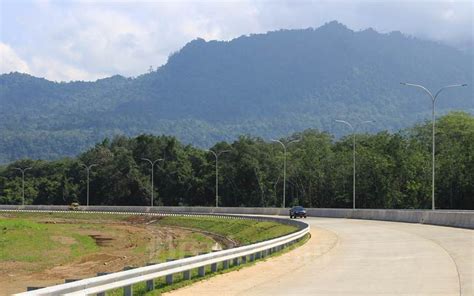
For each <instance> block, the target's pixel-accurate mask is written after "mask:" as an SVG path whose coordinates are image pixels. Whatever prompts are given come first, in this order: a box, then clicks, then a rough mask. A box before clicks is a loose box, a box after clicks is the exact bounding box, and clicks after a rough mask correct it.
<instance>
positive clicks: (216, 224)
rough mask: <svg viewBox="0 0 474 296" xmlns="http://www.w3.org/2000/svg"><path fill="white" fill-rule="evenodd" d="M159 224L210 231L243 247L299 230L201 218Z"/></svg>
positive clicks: (167, 219)
mask: <svg viewBox="0 0 474 296" xmlns="http://www.w3.org/2000/svg"><path fill="white" fill-rule="evenodd" d="M158 224H159V225H169V226H179V227H186V228H194V229H199V230H204V231H209V232H212V233H215V234H219V235H222V236H225V237H228V238H230V239H232V240H235V241H237V242H239V243H240V244H241V245H246V244H251V243H254V242H258V241H262V240H267V239H270V238H274V237H278V236H281V235H285V234H289V233H291V232H294V231H296V229H297V228H296V227H294V226H290V225H285V224H281V223H277V222H268V221H257V220H246V219H245V220H240V219H225V218H218V217H216V218H215V217H200V216H196V217H182V216H169V217H164V218H163V219H161V220H159V221H158Z"/></svg>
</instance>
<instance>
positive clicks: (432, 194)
mask: <svg viewBox="0 0 474 296" xmlns="http://www.w3.org/2000/svg"><path fill="white" fill-rule="evenodd" d="M400 84H402V85H406V86H413V87H417V88H421V89H422V90H423V91H424V92H425V93H427V94H428V95H429V96H430V98H431V123H432V130H431V132H432V136H431V140H432V143H431V148H432V155H431V171H432V174H431V209H432V210H433V211H434V210H435V121H436V118H435V103H436V99H437V98H438V96H439V94H440V93H441V92H442V91H443V90H445V89H447V88H452V87H461V86H467V84H453V85H447V86H445V87H442V88H440V89H439V90H438V91H437V92H436V94H435V95H433V93H432V92H431V91H429V90H428V89H427V88H426V87H424V86H422V85H419V84H412V83H406V82H400Z"/></svg>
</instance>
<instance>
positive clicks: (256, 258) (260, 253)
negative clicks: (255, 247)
mask: <svg viewBox="0 0 474 296" xmlns="http://www.w3.org/2000/svg"><path fill="white" fill-rule="evenodd" d="M261 257H262V252H257V253H255V260H258V259H260V258H261Z"/></svg>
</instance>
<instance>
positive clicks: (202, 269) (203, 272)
mask: <svg viewBox="0 0 474 296" xmlns="http://www.w3.org/2000/svg"><path fill="white" fill-rule="evenodd" d="M198 274H199V276H205V275H206V266H200V267H198Z"/></svg>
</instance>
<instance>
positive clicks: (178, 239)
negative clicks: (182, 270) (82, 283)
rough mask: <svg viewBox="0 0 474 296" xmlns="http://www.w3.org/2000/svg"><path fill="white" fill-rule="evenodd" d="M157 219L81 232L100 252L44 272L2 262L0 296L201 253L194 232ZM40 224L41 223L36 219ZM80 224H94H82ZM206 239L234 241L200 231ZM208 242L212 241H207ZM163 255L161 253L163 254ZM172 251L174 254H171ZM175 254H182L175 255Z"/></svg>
mask: <svg viewBox="0 0 474 296" xmlns="http://www.w3.org/2000/svg"><path fill="white" fill-rule="evenodd" d="M157 219H158V218H156V217H148V216H131V217H130V218H129V219H127V221H112V220H111V221H107V222H103V221H102V222H100V223H106V225H107V226H108V229H110V227H112V228H113V229H114V230H116V231H113V232H107V231H105V232H104V231H100V230H95V229H84V230H81V232H82V233H81V234H83V235H88V236H90V237H92V238H93V239H94V240H95V242H96V244H97V246H99V248H98V251H97V252H94V253H92V254H89V255H85V256H81V257H79V258H78V259H76V260H73V261H71V262H68V263H66V264H61V265H57V266H53V267H49V268H47V269H42V268H41V266H38V264H36V263H26V262H1V264H0V295H10V294H13V293H18V292H24V291H26V288H27V287H28V286H30V287H45V286H51V285H54V284H60V283H64V280H65V279H81V278H87V277H93V276H96V275H97V273H99V272H116V271H119V270H122V269H123V268H124V267H125V266H144V265H146V264H147V263H150V262H157V261H158V260H157V257H158V255H159V254H161V255H163V252H164V254H166V255H168V254H171V255H173V252H174V250H178V249H179V250H180V252H186V253H189V252H196V253H197V252H200V251H204V250H200V248H204V249H205V248H209V246H208V245H204V243H203V245H202V246H201V245H200V244H201V242H196V241H192V239H190V237H191V238H192V235H193V234H195V233H197V231H195V230H191V229H182V228H177V227H165V226H157V225H154V223H155V222H156V220H157ZM37 221H38V220H37ZM41 222H42V223H55V224H56V223H77V222H79V221H74V220H71V219H53V220H51V219H47V220H45V221H41ZM81 223H94V222H92V221H81ZM199 234H200V235H204V236H205V237H206V238H207V239H209V240H212V241H213V242H214V243H217V245H220V246H222V247H224V248H226V247H229V246H232V245H233V243H234V242H232V241H227V240H226V239H225V238H222V237H216V236H213V235H212V234H209V233H202V232H199ZM52 239H53V240H54V241H56V242H60V243H61V244H65V245H68V244H73V243H74V240H71V238H70V237H66V236H64V237H62V236H55V237H52ZM208 242H209V241H208ZM160 252H161V253H160ZM170 252H171V253H170ZM175 255H179V254H178V253H176V254H175Z"/></svg>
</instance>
